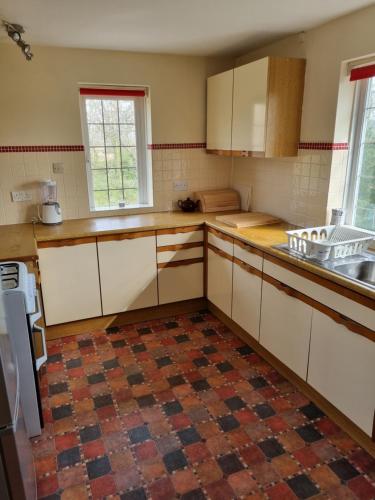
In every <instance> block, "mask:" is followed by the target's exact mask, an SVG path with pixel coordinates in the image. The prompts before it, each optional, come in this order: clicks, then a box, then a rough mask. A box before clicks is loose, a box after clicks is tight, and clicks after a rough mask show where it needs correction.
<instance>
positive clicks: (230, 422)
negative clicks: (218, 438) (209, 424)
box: [217, 415, 240, 432]
mask: <svg viewBox="0 0 375 500" xmlns="http://www.w3.org/2000/svg"><path fill="white" fill-rule="evenodd" d="M217 421H218V423H219V425H220V427H221V428H222V429H223V431H224V432H229V431H232V430H233V429H237V427H239V426H240V423H239V422H238V420H237V419H236V418H235V417H234V416H233V415H226V416H224V417H219V418H218V419H217Z"/></svg>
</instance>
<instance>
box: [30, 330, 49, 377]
mask: <svg viewBox="0 0 375 500" xmlns="http://www.w3.org/2000/svg"><path fill="white" fill-rule="evenodd" d="M38 333H39V334H40V336H41V337H42V347H43V354H42V355H41V356H38V357H37V356H35V368H36V371H39V369H40V367H41V366H42V365H43V364H44V363H45V362H46V361H47V346H46V336H45V332H44V328H43V327H42V326H39V325H36V324H34V325H33V328H32V334H33V335H35V334H38Z"/></svg>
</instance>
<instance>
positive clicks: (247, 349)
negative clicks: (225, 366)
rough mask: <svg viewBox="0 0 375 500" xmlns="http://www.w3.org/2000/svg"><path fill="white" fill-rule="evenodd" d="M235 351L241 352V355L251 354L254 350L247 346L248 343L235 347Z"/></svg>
mask: <svg viewBox="0 0 375 500" xmlns="http://www.w3.org/2000/svg"><path fill="white" fill-rule="evenodd" d="M236 351H237V352H239V353H240V354H241V356H248V355H249V354H252V353H253V352H254V350H253V349H252V348H251V347H249V346H248V345H243V346H242V347H237V349H236Z"/></svg>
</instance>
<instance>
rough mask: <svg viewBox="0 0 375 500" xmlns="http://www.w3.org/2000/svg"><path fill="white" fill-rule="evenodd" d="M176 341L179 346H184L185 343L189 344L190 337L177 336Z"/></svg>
mask: <svg viewBox="0 0 375 500" xmlns="http://www.w3.org/2000/svg"><path fill="white" fill-rule="evenodd" d="M175 341H176V342H177V344H182V343H183V342H188V341H189V337H188V336H187V335H176V337H175Z"/></svg>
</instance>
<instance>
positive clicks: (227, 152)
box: [206, 149, 232, 156]
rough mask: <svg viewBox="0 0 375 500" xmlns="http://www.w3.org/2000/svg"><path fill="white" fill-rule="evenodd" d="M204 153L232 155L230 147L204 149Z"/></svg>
mask: <svg viewBox="0 0 375 500" xmlns="http://www.w3.org/2000/svg"><path fill="white" fill-rule="evenodd" d="M206 153H207V154H209V155H217V156H232V150H230V149H206Z"/></svg>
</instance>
